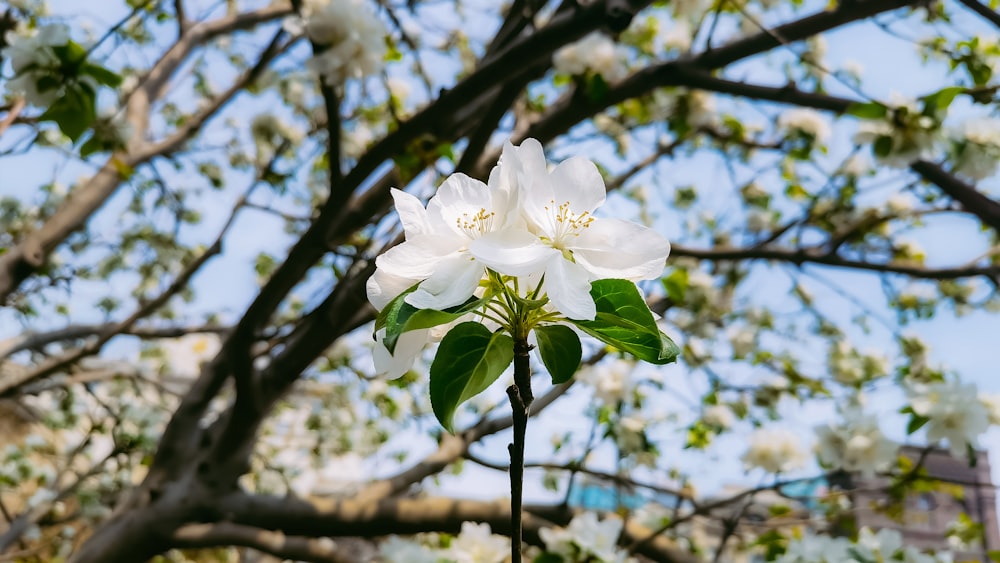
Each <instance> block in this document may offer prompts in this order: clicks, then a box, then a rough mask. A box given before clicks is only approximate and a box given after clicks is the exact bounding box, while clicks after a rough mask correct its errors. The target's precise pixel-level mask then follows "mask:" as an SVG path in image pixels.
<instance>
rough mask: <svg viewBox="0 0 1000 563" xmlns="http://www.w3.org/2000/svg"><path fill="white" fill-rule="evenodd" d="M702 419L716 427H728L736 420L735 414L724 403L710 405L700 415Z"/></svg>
mask: <svg viewBox="0 0 1000 563" xmlns="http://www.w3.org/2000/svg"><path fill="white" fill-rule="evenodd" d="M701 419H702V421H704V422H705V424H708V425H709V426H714V427H716V428H722V429H725V428H729V427H731V426H732V425H733V424H734V423H735V422H736V415H734V414H733V411H732V410H731V409H730V408H729V407H727V406H725V405H712V406H710V407H708V408H707V409H705V412H703V413H702V415H701Z"/></svg>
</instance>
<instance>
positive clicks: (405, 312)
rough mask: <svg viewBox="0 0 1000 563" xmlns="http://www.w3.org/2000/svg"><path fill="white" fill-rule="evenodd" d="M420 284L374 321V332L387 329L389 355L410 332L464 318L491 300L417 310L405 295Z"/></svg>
mask: <svg viewBox="0 0 1000 563" xmlns="http://www.w3.org/2000/svg"><path fill="white" fill-rule="evenodd" d="M419 285H420V284H419V283H418V284H415V285H413V286H412V287H409V288H407V290H406V291H404V292H403V293H401V294H399V295H397V296H396V298H395V299H393V300H392V301H390V302H389V304H388V305H386V306H385V308H384V309H382V311H381V312H379V314H378V317H376V319H375V332H378V331H379V330H380V329H382V328H383V327H384V328H385V338H384V339H383V341H382V343H383V344H385V347H386V349H388V350H389V352H390V353H392V352H394V351H395V350H396V342H397V341H398V340H399V335H401V334H403V333H404V332H409V331H411V330H419V329H422V328H431V327H435V326H439V325H443V324H448V323H450V322H453V321H456V320H458V319H459V318H460V317H462V316H463V315H465V314H467V313H469V312H471V311H475V310H476V309H478V308H480V307H482V306H483V305H485V304H486V302H488V301H489V298H487V297H482V298H476V297H470V298H469V300H468V301H466V302H465V303H462V304H461V305H456V306H455V307H449V308H447V309H445V310H443V311H438V310H436V309H417V308H416V307H414V306H413V305H410V304H409V303H407V302H406V301H405V299H406V296H407V295H409V294H410V293H412V292H413V290H415V289H417V287H418V286H419Z"/></svg>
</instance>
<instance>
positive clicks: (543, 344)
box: [535, 325, 583, 385]
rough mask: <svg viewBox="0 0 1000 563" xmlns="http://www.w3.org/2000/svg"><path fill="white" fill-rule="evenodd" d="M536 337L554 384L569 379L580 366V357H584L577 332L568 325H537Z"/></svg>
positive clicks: (539, 351) (543, 361)
mask: <svg viewBox="0 0 1000 563" xmlns="http://www.w3.org/2000/svg"><path fill="white" fill-rule="evenodd" d="M535 339H536V340H537V341H538V353H539V354H541V356H542V363H543V364H545V369H547V370H549V375H550V376H552V384H553V385H558V384H560V383H565V382H567V381H569V380H570V378H571V377H573V374H574V373H576V370H577V368H579V367H580V359H581V358H582V357H583V350H582V348H581V347H580V337H579V336H577V334H576V332H574V331H573V329H571V328H569V327H568V326H566V325H547V326H537V327H535Z"/></svg>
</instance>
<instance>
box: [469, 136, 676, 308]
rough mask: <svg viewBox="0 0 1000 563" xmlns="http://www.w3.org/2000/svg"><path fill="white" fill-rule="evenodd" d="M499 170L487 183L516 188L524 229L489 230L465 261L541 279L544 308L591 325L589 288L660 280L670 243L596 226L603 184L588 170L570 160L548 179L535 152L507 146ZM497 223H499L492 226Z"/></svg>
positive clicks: (643, 231)
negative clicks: (547, 304)
mask: <svg viewBox="0 0 1000 563" xmlns="http://www.w3.org/2000/svg"><path fill="white" fill-rule="evenodd" d="M498 168H500V169H501V170H500V171H497V172H496V173H494V174H491V175H490V178H491V181H492V180H493V178H494V176H496V177H499V181H500V182H501V183H506V182H513V183H516V188H512V189H516V190H517V192H518V196H517V197H518V198H520V200H521V205H520V210H521V214H522V216H523V217H524V219H525V221H526V229H519V228H510V229H496V230H491V231H489V232H484V233H483V234H482V236H479V237H478V238H476V239H475V240H472V241H471V242H470V245H469V247H470V250H471V252H472V254H473V255H474V256H475V257H476V258H477V259H478V260H480V261H482V262H484V263H485V264H486V265H487V266H488V267H490V268H492V269H494V270H496V271H497V272H499V273H501V274H505V275H513V276H523V275H531V274H534V275H539V274H542V273H544V276H545V278H544V279H545V290H546V294H547V296H548V297H549V299H550V300H551V303H552V306H553V307H554V308H555V309H556V310H557V311H559V312H560V313H562V314H563V315H565V316H567V317H569V318H571V319H586V320H590V319H593V318H594V317H595V315H596V308H595V305H594V300H593V298H592V297H591V296H590V282H591V281H593V280H597V279H604V278H618V279H627V280H630V281H639V280H646V279H654V278H656V277H659V275H660V274H661V273H662V272H663V268H664V265H665V261H666V257H667V255H668V254H669V252H670V243H668V242H667V240H666V239H665V238H663V236H661V235H660V234H659V233H657V232H656V231H654V230H652V229H649V228H647V227H644V226H642V225H638V224H635V223H631V222H629V221H623V220H620V219H609V218H598V217H595V216H594V212H595V211H596V209H597V208H598V207H600V206H601V205H602V204H603V203H604V200H605V195H606V193H605V186H604V179H603V178H602V177H601V174H600V172H599V171H598V170H597V167H596V166H595V165H594V163H593V162H590V161H589V160H586V159H583V158H578V157H575V158H570V159H567V160H565V161H563V162H562V163H560V164H559V165H558V166H556V167H555V168H554V169H552V171H551V172H549V171H548V167H547V165H546V162H545V155H544V153H543V152H542V146H541V144H540V143H539V142H538V141H536V140H534V139H525V141H524V142H523V143H522V144H521V146H520V147H514V146H512V145H510V143H507V145H506V146H505V147H504V152H503V156H502V157H501V162H500V166H499V167H498ZM498 220H499V218H498Z"/></svg>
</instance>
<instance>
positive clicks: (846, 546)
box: [777, 532, 855, 563]
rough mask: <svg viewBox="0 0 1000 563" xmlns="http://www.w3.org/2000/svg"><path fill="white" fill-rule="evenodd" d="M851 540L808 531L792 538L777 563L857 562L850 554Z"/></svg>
mask: <svg viewBox="0 0 1000 563" xmlns="http://www.w3.org/2000/svg"><path fill="white" fill-rule="evenodd" d="M850 548H851V542H850V540H848V539H847V538H833V537H829V536H817V535H813V533H812V532H806V533H805V534H803V535H802V537H800V538H792V540H791V541H790V542H789V543H788V548H787V549H786V551H785V553H784V554H783V555H782V556H781V557H779V558H778V559H777V563H855V562H854V559H852V558H851V556H850V555H849V550H850Z"/></svg>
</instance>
